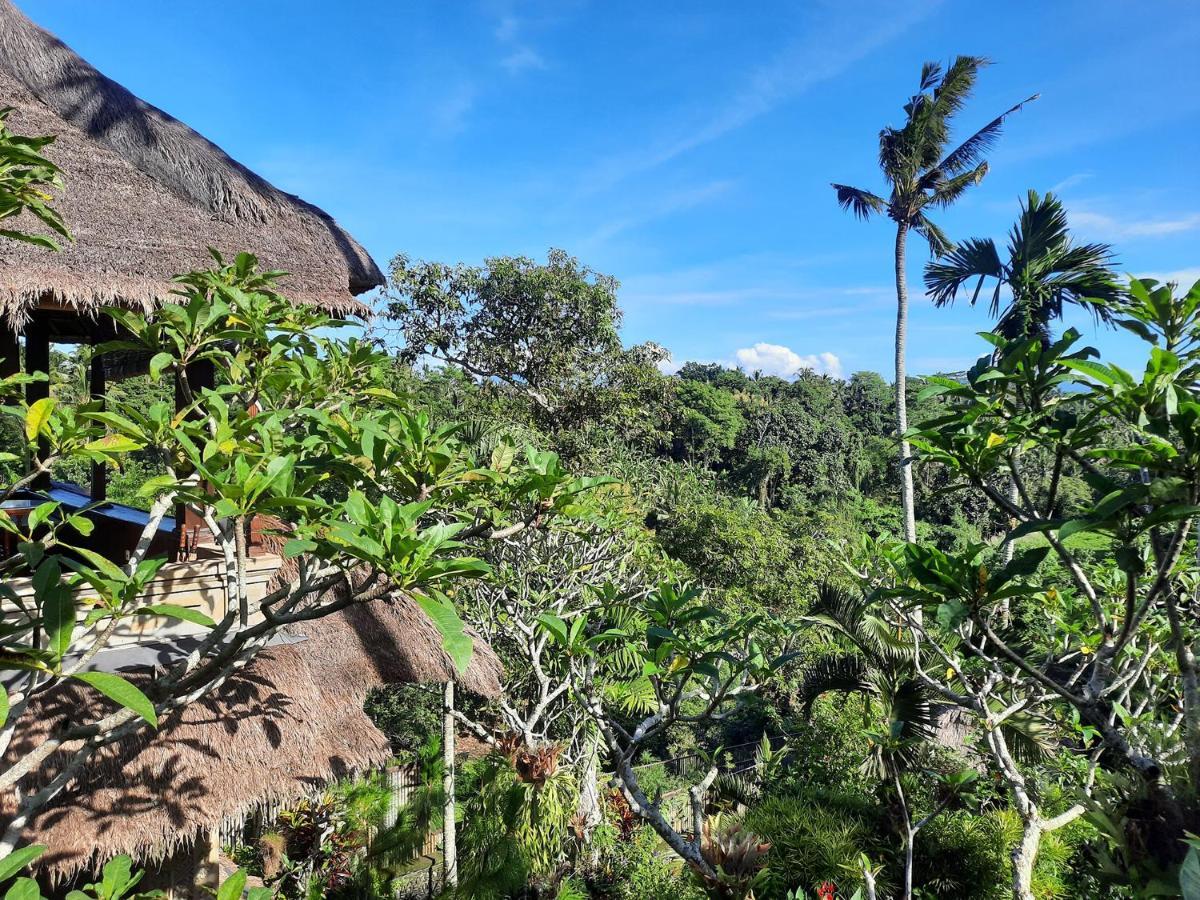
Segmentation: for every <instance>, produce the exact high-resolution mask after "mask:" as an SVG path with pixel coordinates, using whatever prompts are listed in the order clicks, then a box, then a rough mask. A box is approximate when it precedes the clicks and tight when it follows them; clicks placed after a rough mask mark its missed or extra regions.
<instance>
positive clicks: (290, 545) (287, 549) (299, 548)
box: [283, 538, 317, 559]
mask: <svg viewBox="0 0 1200 900" xmlns="http://www.w3.org/2000/svg"><path fill="white" fill-rule="evenodd" d="M316 549H317V542H316V541H308V540H302V539H300V538H292V539H291V540H290V541H288V542H287V543H286V544H284V545H283V555H284V556H285V557H286V558H287V559H295V558H296V557H297V556H300V555H301V554H302V553H312V552H313V551H314V550H316Z"/></svg>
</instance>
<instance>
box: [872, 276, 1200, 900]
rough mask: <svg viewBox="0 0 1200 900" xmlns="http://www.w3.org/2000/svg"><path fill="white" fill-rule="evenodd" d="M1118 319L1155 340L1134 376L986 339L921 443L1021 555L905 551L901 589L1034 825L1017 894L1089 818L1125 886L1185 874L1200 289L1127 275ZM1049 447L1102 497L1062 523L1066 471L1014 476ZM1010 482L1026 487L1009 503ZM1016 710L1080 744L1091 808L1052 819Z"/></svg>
mask: <svg viewBox="0 0 1200 900" xmlns="http://www.w3.org/2000/svg"><path fill="white" fill-rule="evenodd" d="M1108 312H1109V314H1110V315H1111V316H1112V318H1113V319H1114V320H1115V321H1116V322H1117V324H1119V325H1121V326H1123V327H1126V328H1127V329H1128V330H1130V331H1132V332H1134V333H1136V334H1138V335H1140V336H1141V337H1142V338H1143V339H1144V340H1146V341H1147V343H1148V344H1149V346H1148V352H1147V354H1146V357H1147V358H1146V362H1145V365H1144V367H1143V369H1142V371H1141V372H1140V373H1134V372H1130V371H1128V370H1126V369H1124V368H1122V367H1120V366H1117V365H1115V364H1112V363H1103V362H1100V361H1098V360H1097V359H1096V358H1095V357H1096V352H1095V351H1094V350H1093V349H1092V348H1083V349H1077V347H1076V345H1077V344H1078V341H1079V334H1078V333H1077V332H1076V331H1074V330H1071V329H1069V330H1068V331H1067V332H1066V333H1065V334H1064V335H1063V336H1062V337H1061V338H1060V339H1058V340H1057V341H1054V342H1053V343H1048V342H1044V341H1043V340H1041V339H1040V338H1039V337H1036V336H1030V337H1023V338H1018V339H1015V340H1009V339H1006V338H1004V337H1002V336H999V335H988V336H987V337H988V339H989V341H991V343H992V344H993V346H994V347H995V352H994V353H993V354H991V355H990V356H988V357H985V358H983V359H982V360H981V361H980V362H979V364H977V365H976V367H975V368H974V369H972V371H971V372H970V373H968V376H967V379H966V380H965V382H963V383H960V382H957V381H952V380H950V379H936V380H935V382H936V383H935V384H934V385H933V386H932V387H931V388H930V389H929V390H930V392H931V393H938V394H941V395H943V396H945V397H946V398H947V399H948V400H949V403H948V404H947V411H946V414H945V415H944V416H941V417H939V418H936V419H934V420H932V421H929V422H926V423H923V424H922V425H921V426H920V427H919V428H918V429H917V430H916V431H915V432H914V433H913V435H912V437H913V440H914V442H915V443H916V444H917V445H918V446H920V448H921V449H922V451H923V458H925V459H928V460H930V461H932V462H936V463H940V464H941V465H944V466H946V467H947V468H948V469H949V470H950V471H951V472H953V473H954V474H955V476H956V478H957V479H958V480H959V482H960V483H961V484H964V485H970V486H972V487H974V488H975V489H976V490H979V491H981V492H982V493H983V494H984V495H985V496H987V498H988V500H989V502H990V503H992V504H993V505H994V506H995V507H996V508H998V509H999V510H1001V511H1003V512H1004V513H1005V514H1006V515H1009V516H1011V517H1012V518H1013V519H1014V520H1015V521H1016V522H1017V523H1018V527H1017V528H1016V529H1015V531H1014V532H1013V533H1012V534H1011V535H1010V540H1012V541H1020V542H1022V543H1023V544H1025V545H1026V548H1025V549H1024V550H1023V552H1018V553H1017V554H1016V555H1015V556H1014V558H1013V560H1012V561H1011V562H1010V563H1008V564H1007V565H1004V564H1003V563H1002V562H1001V563H997V562H996V561H994V560H992V559H991V558H989V555H988V551H987V550H986V549H985V548H983V547H980V546H973V547H969V548H967V549H966V550H964V551H962V552H958V553H947V552H945V551H942V550H939V549H936V548H929V547H919V546H910V547H908V548H907V549H905V550H904V552H903V554H901V556H900V557H899V558H898V559H897V560H896V562H897V564H898V566H899V577H898V578H897V580H896V584H895V586H894V588H891V589H890V590H889V591H888V593H887V596H888V597H889V598H891V600H892V601H893V602H895V603H896V604H898V605H897V606H896V607H894V609H895V610H897V611H898V612H899V614H900V615H901V617H902V621H904V623H905V624H906V625H907V626H909V627H911V628H913V629H914V630H915V631H916V633H917V634H918V636H919V637H920V639H921V641H922V645H923V647H924V650H925V653H926V654H927V656H925V657H923V659H924V660H926V662H927V665H926V668H925V670H924V671H925V677H926V678H927V679H928V681H927V683H928V684H929V685H930V687H931V688H934V687H937V689H938V690H939V692H940V693H941V694H942V696H944V697H945V698H946V699H948V700H950V701H952V702H955V703H956V704H957V705H959V706H960V707H961V708H963V709H965V710H968V711H971V712H972V713H973V714H974V715H975V716H976V717H977V718H978V720H979V722H980V723H981V724H982V725H983V727H984V728H986V729H987V730H988V741H989V743H990V744H991V747H990V749H991V751H992V754H993V757H994V759H995V760H996V761H997V764H998V767H999V769H1000V771H1001V772H1002V774H1003V777H1004V778H1005V780H1006V782H1007V783H1008V785H1009V787H1010V789H1011V791H1012V793H1013V796H1014V799H1015V802H1016V805H1017V807H1018V810H1019V811H1020V812H1021V814H1022V819H1023V821H1024V824H1025V834H1024V838H1023V840H1022V842H1021V844H1020V846H1019V847H1018V848H1017V850H1016V851H1015V852H1014V882H1013V891H1014V896H1015V897H1018V898H1021V900H1028V898H1029V897H1031V896H1032V888H1031V886H1030V877H1031V872H1032V866H1033V859H1034V857H1035V855H1036V853H1037V849H1038V843H1039V841H1040V838H1041V835H1042V834H1044V833H1045V832H1046V831H1047V830H1049V829H1051V828H1053V827H1056V826H1057V825H1059V824H1062V822H1063V821H1064V818H1063V817H1066V818H1067V819H1069V818H1070V817H1071V816H1075V815H1078V814H1079V812H1081V811H1082V809H1083V808H1084V807H1087V808H1089V809H1090V810H1091V811H1090V812H1089V815H1090V816H1092V817H1093V818H1094V820H1095V821H1096V822H1097V824H1099V825H1100V826H1101V827H1102V829H1103V831H1104V833H1105V834H1106V835H1108V836H1109V838H1110V839H1111V840H1112V841H1113V843H1114V850H1113V855H1112V859H1113V863H1112V868H1111V871H1110V873H1109V874H1111V875H1112V877H1114V878H1115V879H1116V880H1118V881H1119V882H1120V883H1126V884H1130V883H1132V884H1134V885H1136V886H1139V887H1147V886H1151V885H1157V886H1158V888H1160V887H1161V885H1162V884H1163V883H1164V882H1167V883H1169V882H1170V881H1171V880H1172V879H1175V880H1177V879H1178V874H1177V873H1178V867H1179V864H1180V863H1181V862H1182V861H1183V860H1184V858H1185V854H1186V853H1187V850H1188V848H1187V845H1186V843H1184V838H1185V837H1186V834H1185V833H1184V823H1185V822H1186V821H1188V820H1189V816H1193V815H1195V811H1196V797H1197V796H1198V794H1200V676H1198V675H1197V665H1196V655H1195V654H1196V642H1197V634H1196V629H1195V622H1196V620H1197V617H1196V603H1197V593H1196V589H1197V585H1198V584H1200V570H1198V563H1197V557H1196V537H1195V522H1196V517H1197V516H1198V515H1200V401H1198V400H1197V397H1198V396H1200V284H1197V285H1194V286H1193V287H1192V288H1191V289H1190V290H1189V291H1187V292H1185V293H1183V294H1182V295H1176V294H1175V292H1174V290H1173V286H1171V285H1159V284H1158V283H1157V282H1154V281H1152V280H1148V279H1143V280H1133V281H1131V282H1130V284H1129V290H1128V297H1127V298H1122V299H1120V300H1117V301H1115V302H1114V303H1113V304H1112V305H1111V306H1110V307H1109V308H1108ZM1035 448H1036V449H1039V450H1041V451H1042V452H1046V453H1048V454H1050V455H1051V457H1052V458H1053V459H1054V460H1055V461H1056V465H1055V466H1054V469H1053V472H1061V469H1062V466H1061V464H1062V463H1064V462H1066V461H1070V462H1071V463H1072V464H1074V465H1076V466H1078V467H1079V468H1080V469H1081V470H1082V472H1083V473H1084V477H1085V478H1086V480H1087V482H1088V484H1089V485H1090V486H1091V488H1092V490H1093V492H1094V497H1093V499H1092V500H1091V501H1089V502H1087V503H1085V504H1084V505H1083V506H1082V507H1081V508H1078V509H1071V510H1068V511H1067V512H1066V514H1065V515H1059V514H1058V513H1057V511H1056V510H1057V504H1056V495H1057V491H1058V478H1057V476H1054V475H1052V477H1051V480H1050V483H1049V484H1048V485H1047V487H1046V490H1045V492H1044V493H1043V494H1042V495H1040V496H1039V495H1038V494H1036V493H1035V492H1034V491H1033V490H1032V486H1031V485H1030V484H1029V482H1028V481H1027V479H1026V477H1025V474H1024V473H1023V472H1022V471H1021V468H1020V467H1019V466H1016V465H1015V464H1014V460H1015V459H1016V458H1017V456H1018V454H1019V453H1021V452H1022V451H1030V450H1033V449H1035ZM998 477H999V478H1010V479H1012V481H1013V483H1014V484H1015V485H1016V489H1017V490H1016V499H1015V500H1014V499H1012V498H1010V496H1009V495H1008V494H1007V492H1005V491H1003V490H1000V489H998V488H997V486H996V485H997V479H998ZM1089 548H1096V549H1095V550H1089ZM1010 604H1011V608H1012V615H1013V618H1014V620H1015V622H1016V623H1020V624H1021V625H1022V626H1023V627H1021V628H1019V629H1018V628H1016V627H1014V623H1011V622H1009V621H1008V618H1007V615H1008V613H1007V610H1008V609H1009V606H1010ZM922 613H923V614H922ZM943 669H944V671H945V673H946V674H945V676H941V675H940V674H936V673H940V672H942V671H943ZM1014 717H1032V718H1034V719H1039V720H1041V721H1042V722H1043V723H1045V724H1047V725H1052V726H1053V727H1054V728H1055V729H1057V730H1058V731H1059V732H1060V733H1061V734H1062V735H1064V736H1065V737H1066V738H1068V739H1070V740H1071V741H1072V742H1074V743H1075V744H1076V745H1077V748H1078V749H1077V751H1076V756H1075V757H1074V758H1075V759H1076V761H1077V764H1078V767H1079V768H1080V769H1082V773H1081V778H1080V781H1081V783H1082V785H1083V788H1082V789H1083V790H1084V791H1085V792H1086V793H1085V795H1084V796H1081V798H1080V799H1081V806H1080V808H1079V809H1067V810H1064V811H1063V812H1062V813H1061V814H1056V815H1053V816H1049V815H1046V814H1044V813H1043V812H1042V810H1041V809H1040V807H1039V805H1038V804H1037V802H1036V798H1035V796H1034V794H1033V792H1032V791H1031V790H1030V782H1029V778H1028V773H1027V772H1025V771H1023V770H1022V769H1021V765H1020V763H1021V760H1020V758H1019V754H1016V753H1014V752H1011V751H1012V749H1013V748H1012V747H1011V746H1008V747H1006V746H1003V745H1002V744H1003V742H1002V741H1001V739H1002V738H1004V737H1005V732H1004V730H1003V729H1001V728H999V727H998V726H999V725H1001V724H1003V723H1004V722H1006V721H1010V722H1014V723H1015V722H1016V721H1017V719H1016V718H1014ZM1121 770H1124V771H1123V772H1122V771H1121ZM1148 822H1155V823H1160V824H1162V828H1163V830H1162V831H1161V833H1160V836H1159V838H1157V839H1156V840H1155V841H1154V842H1153V845H1152V846H1150V845H1145V846H1136V845H1128V844H1125V843H1124V842H1125V840H1126V836H1127V835H1129V834H1131V833H1136V832H1137V831H1138V830H1139V829H1141V828H1142V827H1143V826H1144V825H1145V824H1146V823H1148ZM1158 888H1156V889H1158Z"/></svg>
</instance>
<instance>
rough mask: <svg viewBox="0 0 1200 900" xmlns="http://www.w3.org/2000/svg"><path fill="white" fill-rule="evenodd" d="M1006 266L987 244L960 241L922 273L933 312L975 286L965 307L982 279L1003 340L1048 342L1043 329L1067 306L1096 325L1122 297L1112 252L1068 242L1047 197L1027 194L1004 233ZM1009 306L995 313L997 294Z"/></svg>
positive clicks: (1055, 203)
mask: <svg viewBox="0 0 1200 900" xmlns="http://www.w3.org/2000/svg"><path fill="white" fill-rule="evenodd" d="M1007 250H1008V260H1007V262H1003V261H1001V260H1000V258H999V255H998V253H997V252H996V248H995V245H994V244H993V243H992V242H991V241H988V240H980V239H972V240H969V241H966V242H964V243H963V244H962V245H961V246H959V247H958V248H956V249H955V250H954V251H953V252H952V253H950V254H948V255H947V257H946V258H945V259H944V260H941V261H938V262H931V263H929V264H928V265H927V266H926V267H925V287H926V289H927V290H928V291H929V294H930V296H931V297H932V298H933V301H934V303H936V304H937V305H939V306H942V305H945V304H947V303H950V302H952V301H953V300H954V299H955V297H956V295H957V293H958V291H959V290H961V289H962V288H963V286H964V285H965V284H966V283H968V282H969V281H971V280H974V279H978V281H977V283H976V285H975V292H974V294H973V296H972V298H971V302H972V304H973V303H975V301H976V300H977V299H978V297H979V293H980V290H981V288H982V286H983V282H984V280H986V279H988V278H992V279H995V282H996V284H995V288H994V290H993V293H992V296H991V299H990V307H991V314H992V315H993V316H995V317H996V319H997V324H996V330H997V331H998V332H999V333H1000V334H1003V335H1004V336H1005V337H1008V338H1010V339H1019V338H1022V337H1027V338H1035V339H1037V340H1041V341H1046V340H1049V339H1050V332H1051V329H1050V323H1051V322H1053V321H1054V320H1056V319H1060V318H1062V315H1063V308H1064V306H1065V305H1066V304H1068V303H1073V304H1076V305H1079V306H1082V307H1085V308H1086V309H1088V310H1089V311H1090V312H1092V314H1093V315H1094V316H1095V317H1096V319H1097V320H1098V321H1104V322H1107V321H1110V320H1111V319H1112V313H1111V307H1112V305H1113V304H1114V303H1115V302H1116V301H1118V300H1119V299H1120V298H1121V296H1122V290H1121V288H1120V286H1119V284H1118V282H1117V279H1116V275H1115V273H1114V272H1113V271H1112V269H1111V268H1110V266H1111V263H1112V249H1111V248H1110V247H1109V246H1108V245H1107V244H1099V243H1095V244H1080V245H1075V244H1073V243H1072V241H1071V232H1070V229H1069V228H1068V225H1067V213H1066V209H1065V207H1064V206H1063V205H1062V202H1061V201H1060V200H1059V199H1058V198H1057V197H1055V196H1054V195H1053V194H1046V195H1044V196H1041V195H1039V194H1038V193H1037V192H1036V191H1030V192H1029V193H1028V195H1027V197H1026V199H1025V201H1024V202H1023V203H1022V204H1021V214H1020V216H1019V217H1018V219H1017V222H1016V224H1015V225H1014V226H1013V227H1012V229H1011V230H1010V231H1009V238H1008V247H1007ZM1002 288H1007V289H1008V292H1009V294H1010V295H1011V300H1010V302H1009V304H1008V306H1007V307H1004V308H1001V302H1000V301H1001V289H1002Z"/></svg>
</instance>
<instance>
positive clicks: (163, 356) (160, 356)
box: [150, 353, 175, 381]
mask: <svg viewBox="0 0 1200 900" xmlns="http://www.w3.org/2000/svg"><path fill="white" fill-rule="evenodd" d="M173 362H175V357H174V356H172V355H171V354H170V353H155V354H154V355H153V356H152V357H150V378H151V380H152V381H158V379H159V378H160V377H161V376H162V373H163V369H165V368H166V367H167V366H169V365H171V363H173Z"/></svg>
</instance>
